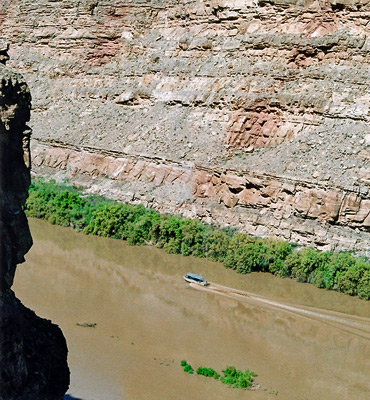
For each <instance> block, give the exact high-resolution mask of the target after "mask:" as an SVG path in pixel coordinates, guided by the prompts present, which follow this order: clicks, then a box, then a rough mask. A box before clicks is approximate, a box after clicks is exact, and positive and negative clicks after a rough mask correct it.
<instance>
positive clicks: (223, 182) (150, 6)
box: [0, 0, 370, 251]
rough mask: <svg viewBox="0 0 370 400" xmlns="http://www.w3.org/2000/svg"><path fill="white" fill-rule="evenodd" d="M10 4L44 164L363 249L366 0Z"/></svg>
mask: <svg viewBox="0 0 370 400" xmlns="http://www.w3.org/2000/svg"><path fill="white" fill-rule="evenodd" d="M1 4H2V5H0V32H1V33H2V34H3V35H5V36H6V37H7V39H8V40H9V41H10V42H11V55H12V60H13V61H12V62H13V63H16V64H17V66H20V68H21V71H22V73H23V74H24V75H25V77H26V79H27V81H28V82H29V85H30V87H31V89H32V91H33V93H34V102H33V107H34V110H33V114H32V115H33V116H32V119H31V123H30V125H31V126H32V128H33V130H34V136H33V137H34V139H33V141H32V144H31V145H32V148H33V154H34V163H33V170H34V173H35V174H37V175H48V176H50V175H53V176H55V177H57V178H58V179H62V178H69V179H71V180H72V181H74V182H76V183H78V184H82V185H84V186H85V187H87V188H88V189H89V190H91V191H95V192H100V193H102V194H105V195H108V196H112V197H115V198H117V199H120V200H124V201H132V202H141V203H143V204H145V205H148V206H151V207H155V208H157V209H159V210H162V211H169V212H177V213H182V214H184V215H187V216H193V217H198V218H201V219H203V220H205V221H207V222H212V221H216V222H218V223H220V224H231V225H234V226H237V227H239V228H241V229H242V230H244V231H248V232H250V233H252V234H256V235H263V236H274V235H275V236H279V237H283V238H285V239H287V240H291V241H295V242H298V243H302V244H310V245H314V246H316V247H319V248H322V249H326V248H329V247H332V248H333V247H335V248H337V249H356V250H362V251H363V250H366V249H367V248H368V243H369V239H370V207H369V205H370V192H369V184H370V132H369V120H370V95H369V92H370V91H369V89H370V84H369V81H368V75H369V59H370V4H369V2H368V1H357V0H341V1H335V0H333V1H332V0H331V1H328V0H325V1H311V0H303V1H296V0H268V1H265V0H262V1H258V0H250V1H249V0H243V1H241V0H209V1H207V0H187V1H184V0H181V1H172V0H169V1H162V0H156V1H154V0H153V1H151V0H140V1H139V0H127V1H121V0H109V1H108V0H88V1H83V2H81V1H77V0H59V1H56V0H37V1H34V0H32V1H31V0H13V1H12V2H10V1H5V2H2V3H1ZM91 182H92V184H91Z"/></svg>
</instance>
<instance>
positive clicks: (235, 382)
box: [181, 360, 257, 389]
mask: <svg viewBox="0 0 370 400" xmlns="http://www.w3.org/2000/svg"><path fill="white" fill-rule="evenodd" d="M181 366H182V367H184V371H185V372H187V373H189V374H193V373H194V369H193V367H192V366H191V365H190V364H188V363H187V362H186V360H182V361H181ZM196 373H197V375H203V376H206V377H210V378H214V379H216V380H220V381H221V382H222V383H224V384H225V385H228V386H230V387H234V388H242V389H246V388H250V387H251V386H252V385H253V383H254V377H256V376H257V374H256V373H255V372H253V371H250V370H249V369H246V370H245V371H244V372H243V371H241V370H238V369H236V368H235V367H234V366H229V365H228V366H227V367H226V368H225V369H223V370H222V373H223V376H221V375H220V374H219V373H218V372H216V371H215V370H214V369H213V368H208V367H198V369H197V371H196Z"/></svg>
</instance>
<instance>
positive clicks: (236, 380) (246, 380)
mask: <svg viewBox="0 0 370 400" xmlns="http://www.w3.org/2000/svg"><path fill="white" fill-rule="evenodd" d="M222 372H223V374H224V376H222V377H221V378H220V380H221V382H222V383H224V384H226V385H228V386H233V387H236V388H247V387H250V386H252V384H253V378H254V377H256V376H257V374H256V373H255V372H253V371H250V370H249V369H247V370H245V372H242V371H240V370H237V369H236V368H235V367H234V366H227V367H226V368H225V369H224V370H223V371H222Z"/></svg>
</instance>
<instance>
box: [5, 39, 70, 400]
mask: <svg viewBox="0 0 370 400" xmlns="http://www.w3.org/2000/svg"><path fill="white" fill-rule="evenodd" d="M7 59H8V56H7V44H6V42H4V41H2V40H1V39H0V371H1V374H0V400H30V399H43V400H62V399H63V398H64V393H65V392H66V391H67V389H68V385H69V370H68V366H67V346H66V341H65V339H64V336H63V334H62V332H61V330H60V329H59V328H58V327H57V326H56V325H54V324H52V323H51V322H50V321H48V320H45V319H42V318H40V317H38V316H37V315H36V314H35V313H34V312H33V311H31V310H30V309H28V308H26V307H25V306H24V305H23V304H22V303H21V302H20V301H19V300H18V299H17V298H16V297H15V295H14V292H13V291H12V290H11V286H12V284H13V279H14V274H15V270H16V266H17V264H19V263H22V262H23V261H24V255H25V254H26V253H27V252H28V250H29V249H30V247H31V246H32V238H31V234H30V231H29V228H28V223H27V219H26V216H25V214H24V212H23V206H24V204H25V201H26V198H27V196H28V187H29V184H30V164H29V163H30V155H29V139H30V133H31V131H30V128H29V127H28V126H27V125H26V124H27V122H28V120H29V118H30V108H31V95H30V92H29V89H28V86H27V84H26V83H25V81H24V79H23V78H22V77H21V76H20V75H18V74H16V73H14V72H12V71H11V70H9V69H8V68H7V67H5V65H4V64H5V62H6V60H7ZM35 290H37V288H35Z"/></svg>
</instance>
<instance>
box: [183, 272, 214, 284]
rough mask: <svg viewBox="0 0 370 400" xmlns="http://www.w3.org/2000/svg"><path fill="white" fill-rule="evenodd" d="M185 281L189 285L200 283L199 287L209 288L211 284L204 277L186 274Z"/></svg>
mask: <svg viewBox="0 0 370 400" xmlns="http://www.w3.org/2000/svg"><path fill="white" fill-rule="evenodd" d="M184 279H185V280H186V282H189V283H198V284H199V285H203V286H207V285H209V282H208V281H206V280H205V279H204V278H203V276H199V275H196V274H190V273H189V274H186V275H184Z"/></svg>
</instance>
